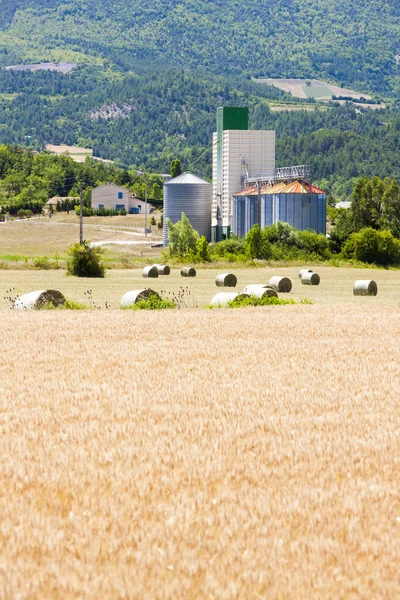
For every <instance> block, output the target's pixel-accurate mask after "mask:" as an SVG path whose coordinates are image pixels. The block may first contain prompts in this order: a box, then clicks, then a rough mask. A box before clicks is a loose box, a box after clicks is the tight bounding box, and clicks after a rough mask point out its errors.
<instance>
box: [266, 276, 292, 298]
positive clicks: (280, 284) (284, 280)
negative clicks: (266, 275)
mask: <svg viewBox="0 0 400 600" xmlns="http://www.w3.org/2000/svg"><path fill="white" fill-rule="evenodd" d="M269 285H270V286H271V287H272V288H274V290H275V291H276V292H281V293H283V294H288V293H289V292H290V290H291V289H292V282H291V281H290V279H289V278H288V277H280V276H279V275H275V276H274V277H271V279H270V280H269Z"/></svg>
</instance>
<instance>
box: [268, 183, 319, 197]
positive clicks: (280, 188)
mask: <svg viewBox="0 0 400 600" xmlns="http://www.w3.org/2000/svg"><path fill="white" fill-rule="evenodd" d="M325 193H326V192H324V191H323V190H320V189H319V188H317V187H316V186H315V185H311V184H310V183H307V182H306V181H292V182H291V183H284V182H283V181H282V182H281V183H277V184H276V185H274V186H273V187H270V188H269V189H268V190H266V191H265V192H264V194H325Z"/></svg>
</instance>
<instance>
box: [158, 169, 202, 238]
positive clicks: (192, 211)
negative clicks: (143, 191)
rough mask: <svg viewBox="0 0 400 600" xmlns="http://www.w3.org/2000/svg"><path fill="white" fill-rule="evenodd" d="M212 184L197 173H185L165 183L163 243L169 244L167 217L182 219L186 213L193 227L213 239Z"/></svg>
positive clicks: (173, 220)
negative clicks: (197, 175)
mask: <svg viewBox="0 0 400 600" xmlns="http://www.w3.org/2000/svg"><path fill="white" fill-rule="evenodd" d="M211 202H212V185H211V184H210V183H208V182H207V181H204V179H200V177H196V175H192V174H191V173H183V174H182V175H179V176H178V177H175V178H174V179H171V180H170V181H168V182H166V183H165V184H164V212H163V219H164V226H163V243H164V246H167V245H168V226H167V219H171V221H172V223H176V222H177V221H180V219H181V216H182V213H185V215H186V216H187V218H188V219H189V221H190V223H191V225H192V227H193V228H194V229H195V230H196V231H198V232H199V235H204V236H205V238H206V239H207V241H208V242H209V241H210V239H211Z"/></svg>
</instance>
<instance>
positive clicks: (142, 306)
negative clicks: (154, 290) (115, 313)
mask: <svg viewBox="0 0 400 600" xmlns="http://www.w3.org/2000/svg"><path fill="white" fill-rule="evenodd" d="M166 308H176V304H175V303H174V302H172V301H171V300H168V299H167V298H159V297H158V296H156V295H155V294H152V295H151V296H149V297H148V298H147V299H146V300H139V302H136V304H132V305H130V306H126V307H124V308H123V310H163V309H166Z"/></svg>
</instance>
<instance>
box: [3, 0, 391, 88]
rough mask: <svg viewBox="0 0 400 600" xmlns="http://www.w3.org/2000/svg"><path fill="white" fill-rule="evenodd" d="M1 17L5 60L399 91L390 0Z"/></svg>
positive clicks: (135, 4) (130, 6) (45, 6)
mask: <svg viewBox="0 0 400 600" xmlns="http://www.w3.org/2000/svg"><path fill="white" fill-rule="evenodd" d="M0 15H2V17H0V18H1V19H2V21H0V26H1V28H2V30H3V32H2V33H1V35H0V47H1V46H3V48H5V47H7V49H8V51H9V54H4V50H3V54H2V53H1V50H0V57H1V60H2V61H3V63H8V64H10V60H11V59H12V60H13V61H14V60H15V59H19V60H23V59H24V58H26V57H30V58H31V59H34V58H36V59H38V60H39V59H43V58H46V56H47V57H48V56H52V57H54V58H56V59H57V58H58V59H60V58H62V54H63V52H64V53H65V55H66V56H67V55H68V56H70V54H69V53H78V56H83V55H86V57H96V58H101V59H103V60H106V61H108V62H109V63H111V64H114V65H116V66H117V67H119V68H121V69H123V70H129V69H132V68H134V67H135V65H136V64H137V61H138V60H139V61H153V62H154V61H155V62H164V64H165V63H166V64H169V65H172V66H175V67H176V66H178V67H182V68H183V67H184V68H188V67H190V68H196V67H199V66H202V67H206V68H207V69H209V70H211V71H214V72H217V73H220V74H227V73H245V74H249V75H251V76H270V77H279V76H282V77H291V76H293V77H314V76H315V77H319V78H328V79H331V80H334V81H336V82H338V83H343V84H345V85H348V86H353V87H356V88H358V89H360V91H365V92H368V91H372V92H380V93H389V92H390V91H392V90H393V89H397V77H398V75H399V71H398V68H397V66H396V62H395V54H396V51H397V46H398V43H399V31H400V5H399V3H398V1H397V0H386V1H385V2H383V3H378V2H376V1H366V0H337V1H336V2H334V3H333V2H331V0H318V1H316V0H263V1H262V2H260V1H259V0H247V1H246V2H241V1H240V0H151V1H150V0H140V1H139V0H131V1H130V2H128V3H127V2H125V1H124V2H123V1H122V0H83V1H82V0H69V1H68V2H67V3H66V2H64V1H62V0H44V1H43V0H40V1H39V0H16V3H15V4H14V3H10V2H9V0H0Z"/></svg>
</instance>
